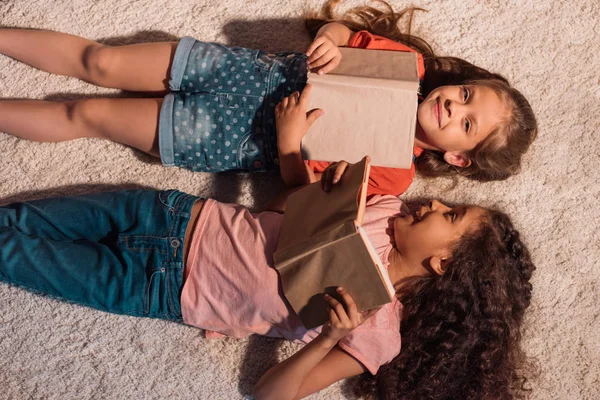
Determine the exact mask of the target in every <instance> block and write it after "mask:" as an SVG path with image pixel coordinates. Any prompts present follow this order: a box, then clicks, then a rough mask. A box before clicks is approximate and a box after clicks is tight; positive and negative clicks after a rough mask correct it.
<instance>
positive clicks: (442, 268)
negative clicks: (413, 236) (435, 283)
mask: <svg viewBox="0 0 600 400" xmlns="http://www.w3.org/2000/svg"><path fill="white" fill-rule="evenodd" d="M448 260H449V258H448V257H438V256H433V257H431V258H430V259H429V265H430V266H431V269H432V270H433V272H435V273H436V274H438V275H440V276H442V275H444V272H446V265H447V264H448Z"/></svg>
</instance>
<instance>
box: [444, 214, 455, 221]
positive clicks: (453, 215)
mask: <svg viewBox="0 0 600 400" xmlns="http://www.w3.org/2000/svg"><path fill="white" fill-rule="evenodd" d="M446 215H447V216H449V217H450V221H451V222H454V220H456V211H449V212H447V213H446Z"/></svg>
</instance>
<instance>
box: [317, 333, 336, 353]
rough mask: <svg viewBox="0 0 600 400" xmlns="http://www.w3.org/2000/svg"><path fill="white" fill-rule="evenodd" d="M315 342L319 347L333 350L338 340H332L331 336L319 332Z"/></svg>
mask: <svg viewBox="0 0 600 400" xmlns="http://www.w3.org/2000/svg"><path fill="white" fill-rule="evenodd" d="M315 340H316V341H318V344H319V346H321V347H323V348H324V349H326V350H331V349H333V348H334V347H335V346H336V345H337V344H338V342H339V341H340V339H335V338H332V337H331V336H329V335H327V334H325V333H323V332H321V333H320V334H319V336H317V338H316V339H315Z"/></svg>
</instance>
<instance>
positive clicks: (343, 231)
mask: <svg viewBox="0 0 600 400" xmlns="http://www.w3.org/2000/svg"><path fill="white" fill-rule="evenodd" d="M369 168H370V167H369V163H368V159H367V158H366V157H365V158H363V160H362V161H360V162H359V163H357V164H354V165H352V164H351V165H350V166H349V167H348V169H347V170H346V171H345V173H344V174H343V175H342V178H341V180H340V182H338V183H337V184H335V185H332V188H331V191H330V192H329V193H326V192H324V191H323V190H322V189H321V183H320V182H316V183H313V184H312V185H308V186H306V187H304V188H302V189H300V190H298V191H297V192H295V193H293V194H291V195H290V196H289V198H288V200H287V206H286V212H285V215H284V219H283V226H282V228H281V234H280V237H279V243H278V246H277V251H276V252H275V254H274V259H275V268H276V269H277V270H278V272H279V274H280V277H281V282H282V285H283V292H284V294H285V296H286V298H287V300H288V301H289V303H290V304H291V306H292V308H293V309H294V311H295V312H296V313H297V314H298V316H300V319H301V320H302V323H303V324H304V326H305V327H306V328H307V329H311V328H314V327H316V326H319V325H322V324H324V323H325V322H326V321H327V320H329V315H328V314H327V310H326V306H327V303H326V302H325V300H324V298H323V294H324V293H327V294H329V295H331V296H333V297H335V298H337V299H338V300H341V299H340V296H339V295H338V294H337V292H336V291H335V289H336V288H337V287H338V286H342V287H343V288H344V289H346V291H348V293H350V295H351V296H352V298H353V299H354V301H355V302H356V305H357V307H358V310H359V311H365V310H369V309H371V308H375V307H379V306H381V305H383V304H386V303H389V302H391V301H392V299H393V296H394V293H395V291H394V287H393V285H392V282H391V281H390V279H389V276H388V274H387V271H386V269H385V267H384V266H383V265H382V263H381V260H380V258H379V256H378V254H377V252H376V250H375V248H374V247H373V245H372V244H371V242H370V241H369V238H368V237H367V235H366V233H365V231H364V230H363V229H361V227H360V224H361V222H362V219H363V215H364V212H365V204H366V195H367V185H368V176H369Z"/></svg>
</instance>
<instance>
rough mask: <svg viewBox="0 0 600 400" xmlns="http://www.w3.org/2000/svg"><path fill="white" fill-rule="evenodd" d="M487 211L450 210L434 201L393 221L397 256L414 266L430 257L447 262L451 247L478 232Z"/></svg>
mask: <svg viewBox="0 0 600 400" xmlns="http://www.w3.org/2000/svg"><path fill="white" fill-rule="evenodd" d="M485 214H486V210H485V209H484V208H481V207H475V206H458V207H455V208H450V207H448V206H446V205H444V204H442V203H440V202H439V201H437V200H433V201H431V202H430V203H429V205H427V206H422V207H421V208H420V209H419V211H417V212H416V215H414V216H413V215H411V214H408V215H406V216H401V217H398V218H396V219H395V220H394V221H393V228H394V243H395V247H396V249H397V250H398V252H399V253H400V256H401V257H402V258H403V259H404V260H405V261H406V262H408V263H412V264H413V265H424V264H425V263H427V262H428V261H429V259H431V258H432V257H438V258H439V259H440V260H442V261H443V260H445V259H448V258H449V257H450V255H451V250H452V245H453V244H454V243H456V241H457V240H459V239H460V238H461V237H462V236H463V235H465V234H466V233H467V232H468V231H469V230H471V229H477V227H478V226H479V224H480V223H481V220H482V218H483V217H484V215H485Z"/></svg>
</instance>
